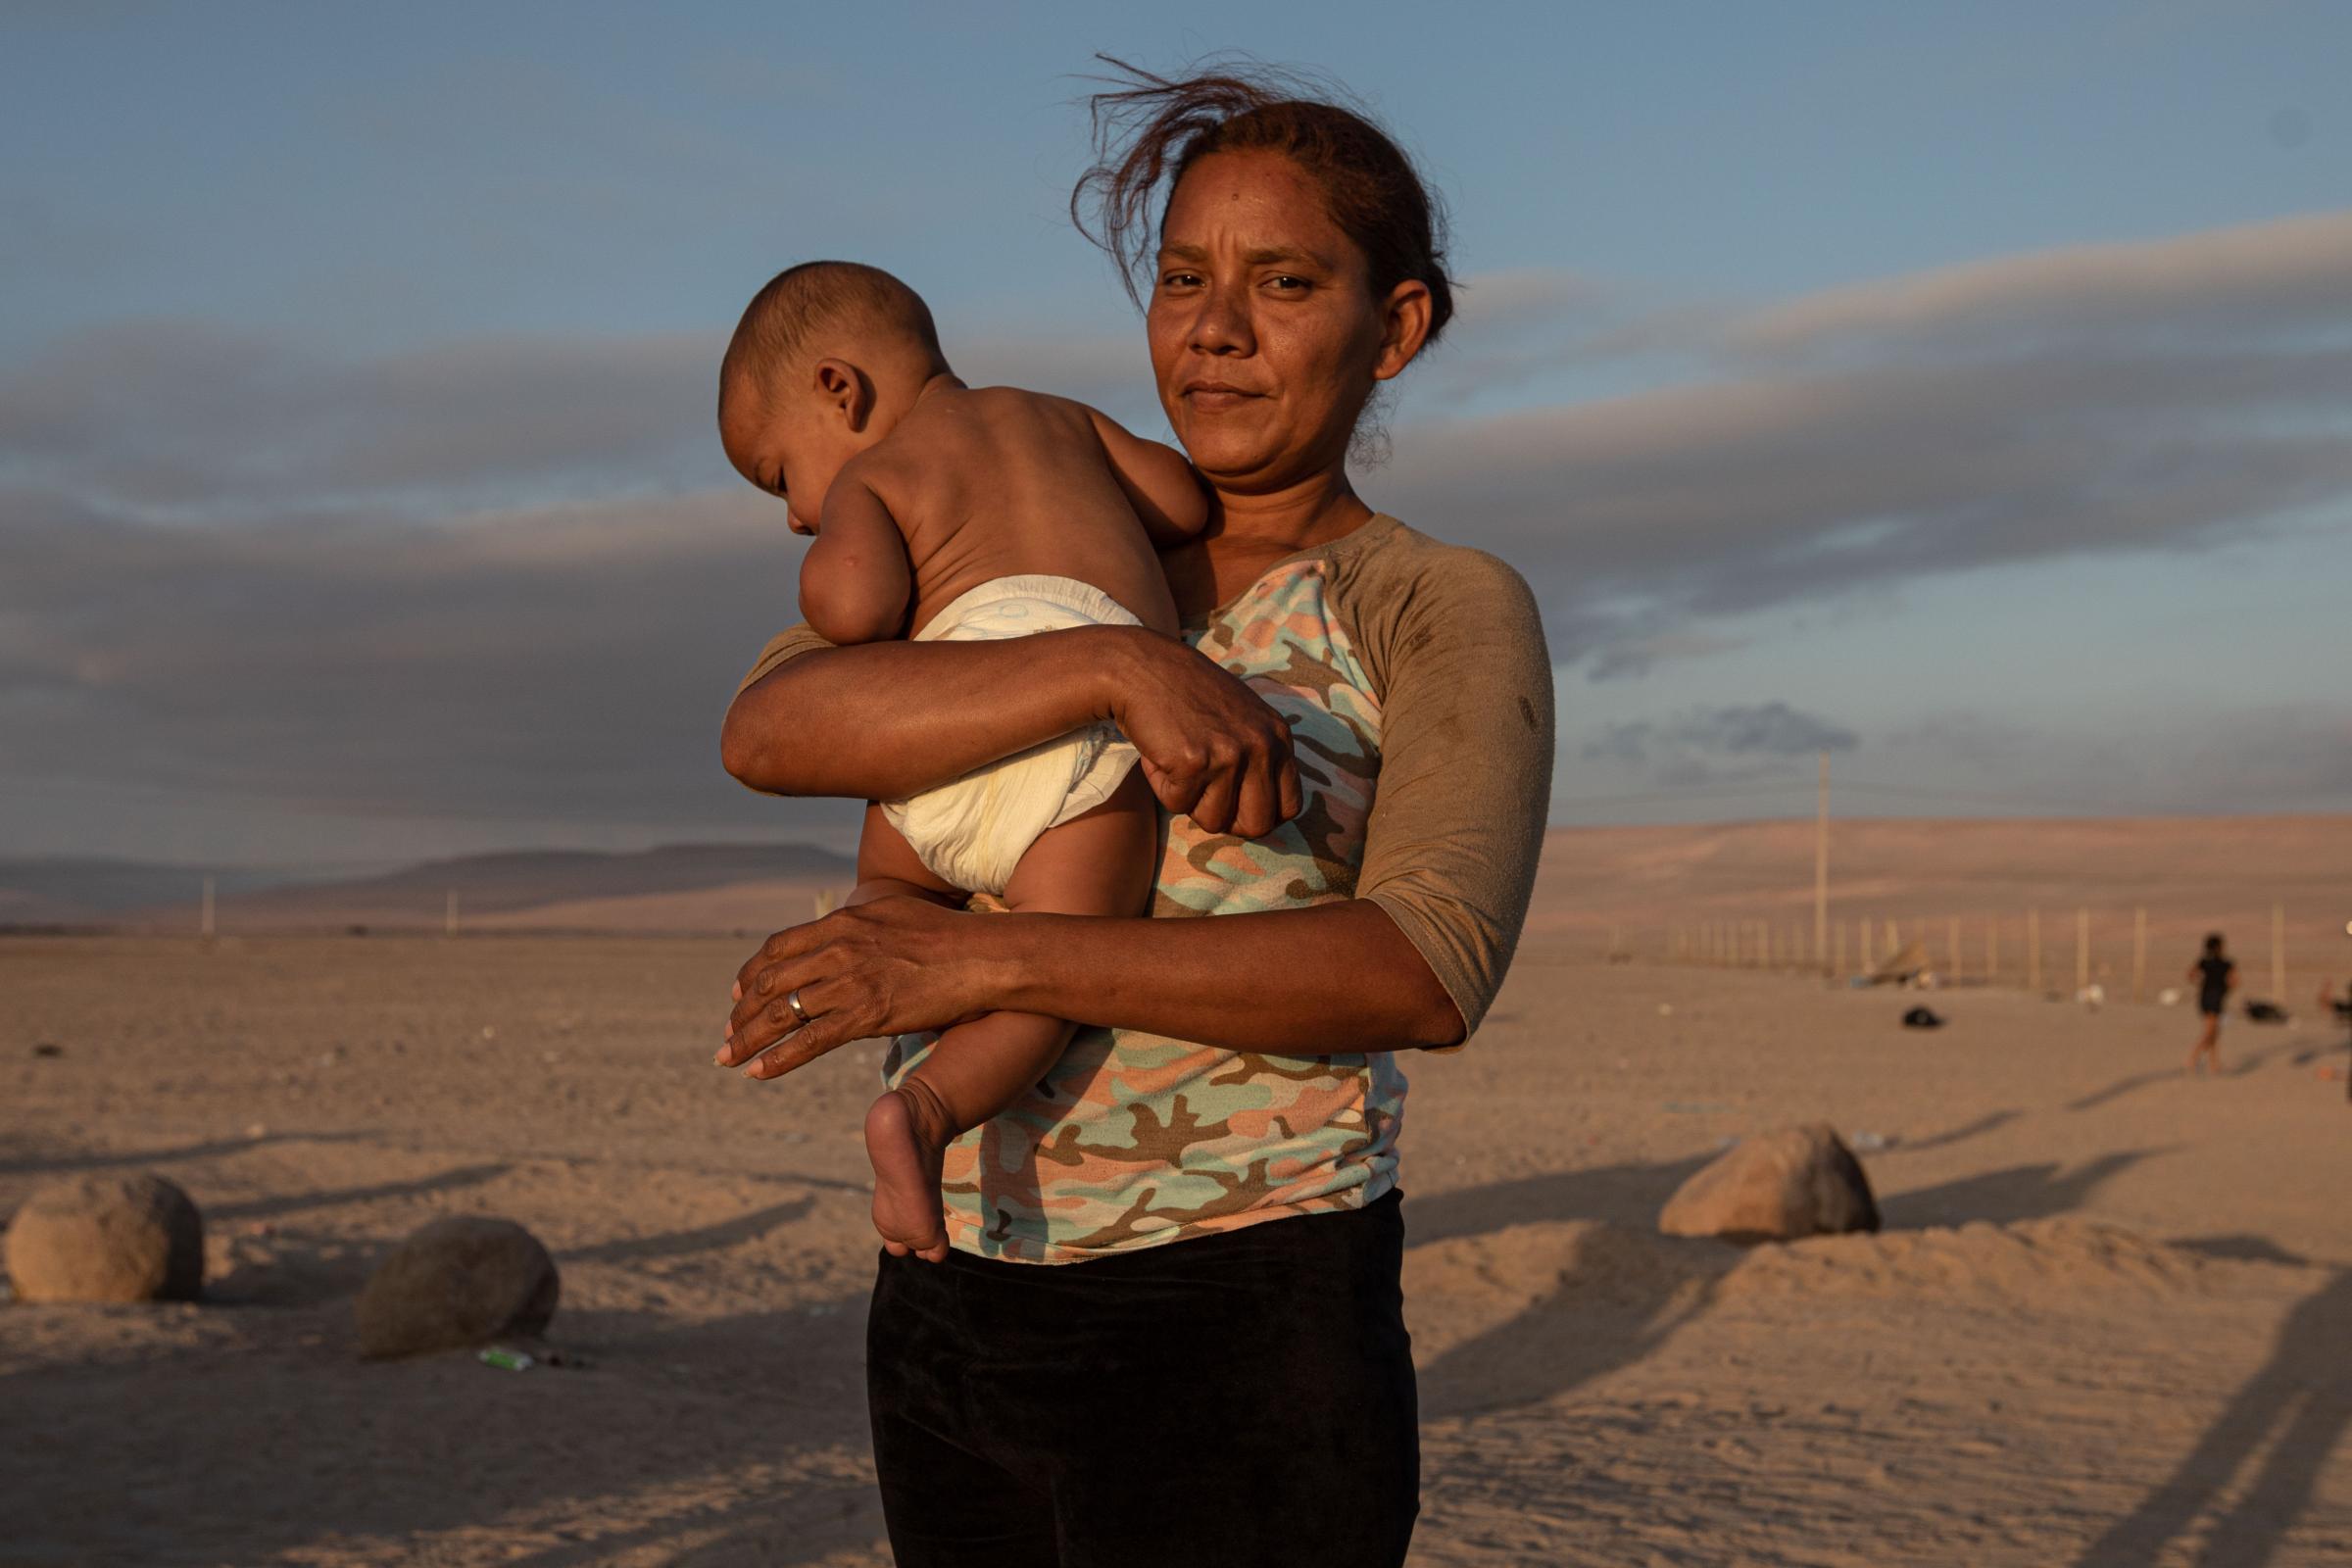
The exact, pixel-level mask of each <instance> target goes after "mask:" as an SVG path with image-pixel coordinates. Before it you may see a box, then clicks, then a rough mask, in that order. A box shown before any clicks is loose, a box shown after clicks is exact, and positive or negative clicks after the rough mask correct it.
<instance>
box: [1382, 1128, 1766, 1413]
mask: <svg viewBox="0 0 2352 1568" xmlns="http://www.w3.org/2000/svg"><path fill="white" fill-rule="evenodd" d="M1705 1163H1706V1160H1705V1159H1704V1158H1692V1159H1684V1160H1675V1161H1670V1162H1667V1163H1662V1164H1655V1165H1641V1164H1627V1165H1609V1166H1601V1167H1598V1168H1595V1169H1593V1170H1582V1171H1563V1172H1558V1173H1554V1174H1551V1175H1545V1176H1531V1177H1525V1178H1521V1179H1519V1180H1516V1181H1509V1182H1497V1183H1494V1184H1492V1185H1490V1186H1486V1187H1479V1188H1472V1189H1469V1190H1466V1191H1462V1192H1453V1193H1440V1194H1438V1195H1437V1196H1435V1197H1432V1198H1422V1199H1408V1200H1407V1201H1406V1202H1405V1209H1404V1221H1405V1233H1406V1236H1407V1238H1408V1242H1409V1245H1410V1246H1411V1247H1412V1248H1414V1249H1415V1250H1421V1249H1435V1248H1444V1247H1446V1244H1448V1243H1458V1242H1461V1241H1465V1240H1472V1239H1477V1238H1483V1237H1486V1236H1491V1235H1493V1234H1495V1233H1496V1232H1500V1231H1503V1230H1507V1229H1509V1228H1510V1227H1512V1226H1517V1225H1540V1224H1547V1223H1552V1224H1557V1223H1563V1222H1566V1223H1574V1222H1578V1221H1595V1220H1597V1221H1604V1222H1607V1223H1610V1224H1614V1225H1617V1226H1621V1227H1624V1228H1625V1229H1627V1230H1629V1231H1634V1232H1638V1233H1640V1234H1639V1238H1638V1240H1632V1241H1629V1245H1633V1246H1639V1247H1642V1248H1644V1249H1649V1248H1654V1249H1657V1250H1660V1251H1662V1252H1665V1253H1667V1254H1672V1253H1674V1252H1676V1251H1679V1250H1696V1251H1704V1252H1706V1253H1708V1254H1710V1255H1711V1256H1714V1255H1721V1254H1723V1253H1724V1252H1725V1248H1724V1246H1723V1244H1721V1243H1716V1242H1675V1241H1667V1240H1665V1239H1664V1238H1654V1237H1652V1236H1650V1235H1649V1234H1648V1233H1649V1231H1650V1229H1651V1227H1652V1226H1653V1225H1654V1224H1655V1222H1656V1217H1657V1211H1658V1209H1659V1207H1660V1206H1661V1205H1662V1204H1664V1202H1665V1201H1666V1200H1667V1199H1668V1198H1670V1197H1671V1196H1673V1193H1674V1190H1675V1189H1676V1188H1677V1187H1680V1186H1681V1185H1682V1184H1683V1182H1684V1181H1685V1180H1687V1179H1688V1178H1689V1177H1690V1176H1691V1173H1692V1172H1693V1171H1695V1170H1697V1169H1698V1168H1699V1167H1700V1166H1701V1165H1703V1164H1705ZM1427 1260H1428V1259H1427V1256H1426V1255H1425V1256H1424V1258H1423V1261H1424V1262H1426V1261H1427ZM1570 1261H1571V1258H1570V1257H1563V1256H1557V1255H1556V1254H1555V1256H1554V1259H1553V1261H1551V1262H1550V1263H1546V1262H1544V1260H1543V1259H1542V1256H1541V1254H1540V1252H1539V1251H1537V1250H1532V1249H1531V1248H1529V1247H1527V1246H1524V1245H1523V1246H1519V1247H1516V1248H1515V1249H1514V1252H1513V1255H1512V1256H1511V1257H1510V1258H1509V1259H1508V1266H1510V1267H1513V1268H1528V1269H1531V1270H1532V1271H1534V1272H1535V1273H1536V1274H1537V1276H1538V1277H1537V1278H1536V1279H1535V1280H1534V1281H1533V1282H1532V1283H1533V1285H1534V1289H1535V1292H1536V1294H1535V1299H1533V1300H1532V1301H1530V1302H1529V1304H1528V1305H1527V1306H1525V1307H1524V1308H1523V1309H1522V1310H1520V1311H1519V1312H1517V1313H1516V1314H1515V1315H1513V1316H1511V1317H1510V1318H1508V1319H1507V1320H1506V1321H1504V1322H1501V1323H1497V1324H1495V1325H1494V1326H1492V1327H1490V1328H1488V1329H1486V1330H1484V1331H1483V1332H1480V1333H1478V1334H1475V1335H1473V1336H1472V1337H1471V1338H1469V1339H1466V1340H1464V1341H1462V1342H1460V1343H1459V1344H1456V1345H1453V1346H1451V1347H1449V1348H1446V1350H1444V1351H1442V1352H1441V1353H1439V1354H1438V1355H1436V1356H1434V1357H1432V1358H1431V1359H1430V1360H1429V1361H1428V1362H1427V1363H1426V1364H1424V1365H1423V1367H1422V1368H1421V1374H1420V1384H1421V1413H1422V1416H1423V1418H1424V1419H1430V1420H1442V1419H1444V1418H1446V1417H1447V1416H1455V1415H1466V1414H1471V1413H1473V1412H1476V1411H1481V1410H1493V1409H1501V1408H1506V1407H1509V1406H1514V1405H1522V1404H1535V1403H1540V1402H1542V1401H1543V1400H1545V1399H1548V1398H1551V1397H1554V1396H1555V1395H1559V1394H1564V1393H1566V1392H1567V1391H1568V1390H1570V1389H1573V1388H1576V1387H1578V1386H1579V1385H1580V1384H1583V1383H1587V1382H1590V1381H1591V1380H1592V1379H1593V1378H1596V1377H1600V1376H1602V1375H1603V1374H1605V1373H1608V1372H1611V1371H1614V1370H1616V1369H1617V1368H1619V1367H1623V1366H1631V1365H1633V1364H1634V1363H1636V1362H1638V1361H1640V1360H1641V1359H1642V1357H1643V1356H1645V1355H1647V1354H1649V1352H1650V1351H1651V1350H1653V1349H1655V1348H1657V1347H1658V1346H1659V1345H1660V1344H1661V1343H1663V1342H1664V1341H1665V1339H1666V1338H1667V1337H1668V1336H1669V1335H1671V1334H1672V1333H1673V1332H1674V1331H1675V1330H1676V1329H1678V1328H1680V1327H1681V1326H1682V1325H1683V1324H1685V1323H1687V1322H1689V1321H1691V1319H1692V1318H1693V1317H1695V1316H1697V1315H1698V1314H1699V1313H1700V1312H1702V1311H1703V1310H1705V1308H1706V1306H1707V1305H1708V1303H1709V1302H1710V1301H1711V1300H1712V1299H1713V1295H1714V1280H1715V1276H1714V1274H1713V1273H1712V1272H1710V1271H1708V1270H1705V1269H1692V1270H1689V1271H1685V1270H1678V1269H1674V1268H1670V1267H1669V1268H1655V1267H1650V1268H1643V1267H1633V1268H1624V1269H1602V1270H1599V1271H1598V1272H1604V1273H1606V1274H1607V1275H1608V1278H1606V1279H1603V1280H1593V1279H1589V1278H1585V1277H1581V1276H1577V1277H1572V1276H1571V1275H1570V1274H1568V1273H1567V1272H1565V1270H1564V1268H1562V1265H1564V1264H1567V1263H1569V1262H1570ZM1467 1266H1468V1267H1470V1268H1472V1269H1474V1270H1479V1271H1481V1272H1483V1270H1484V1267H1485V1262H1484V1261H1483V1260H1469V1261H1467ZM1414 1267H1415V1263H1414V1260H1413V1259H1412V1258H1411V1257H1409V1256H1408V1258H1407V1261H1406V1264H1405V1269H1406V1274H1407V1278H1408V1280H1409V1279H1410V1278H1411V1275H1412V1273H1413V1271H1414ZM1547 1268H1548V1269H1550V1270H1552V1272H1550V1274H1549V1277H1548V1279H1545V1278H1543V1277H1542V1275H1543V1273H1544V1270H1545V1269H1547ZM1505 1288H1506V1289H1507V1287H1505ZM1406 1299H1407V1301H1408V1303H1409V1302H1410V1301H1411V1300H1412V1299H1413V1297H1412V1295H1411V1294H1410V1291H1409V1289H1408V1294H1407V1298H1406Z"/></svg>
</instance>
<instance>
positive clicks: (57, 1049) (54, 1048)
mask: <svg viewBox="0 0 2352 1568" xmlns="http://www.w3.org/2000/svg"><path fill="white" fill-rule="evenodd" d="M32 1054H34V1055H36V1056H62V1055H64V1054H66V1048H65V1047H63V1046H61V1045H57V1044H55V1043H53V1042H51V1041H47V1040H44V1041H42V1042H41V1043H40V1044H39V1045H37V1046H34V1047H33V1048H32Z"/></svg>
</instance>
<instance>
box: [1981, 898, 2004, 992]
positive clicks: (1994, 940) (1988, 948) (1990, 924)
mask: <svg viewBox="0 0 2352 1568" xmlns="http://www.w3.org/2000/svg"><path fill="white" fill-rule="evenodd" d="M2000 977H2001V917H2000V916H1999V915H1997V914H1988V915H1986V916H1985V980H1986V981H1987V982H1988V983H1989V982H1991V981H1994V980H1998V979H1999V978H2000Z"/></svg>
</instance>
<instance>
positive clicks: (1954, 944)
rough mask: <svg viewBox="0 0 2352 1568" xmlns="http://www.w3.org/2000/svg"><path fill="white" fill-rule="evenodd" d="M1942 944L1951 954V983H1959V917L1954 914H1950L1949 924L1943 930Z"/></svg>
mask: <svg viewBox="0 0 2352 1568" xmlns="http://www.w3.org/2000/svg"><path fill="white" fill-rule="evenodd" d="M1944 946H1945V947H1947V948H1949V949H1950V950H1951V954H1952V984H1954V985H1958V984H1959V983H1960V917H1959V916H1958V915H1956V914H1955V915H1953V916H1952V921H1951V925H1950V927H1949V928H1948V929H1947V930H1946V931H1945V932H1944Z"/></svg>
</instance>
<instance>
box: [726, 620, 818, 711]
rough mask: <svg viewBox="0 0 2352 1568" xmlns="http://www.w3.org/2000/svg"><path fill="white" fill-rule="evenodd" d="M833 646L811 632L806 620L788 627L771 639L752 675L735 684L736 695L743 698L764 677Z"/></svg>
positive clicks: (761, 653) (762, 650)
mask: <svg viewBox="0 0 2352 1568" xmlns="http://www.w3.org/2000/svg"><path fill="white" fill-rule="evenodd" d="M832 646H833V645H832V644H831V643H829V642H827V641H825V640H824V639H823V638H822V637H819V636H818V635H817V634H816V633H815V632H813V631H810V630H809V623H808V622H807V621H805V620H804V621H801V622H799V623H798V624H796V625H792V626H788V627H786V628H785V629H784V630H782V631H780V632H778V633H776V634H775V635H774V636H773V637H770V638H769V639H768V640H767V646H766V647H765V648H762V649H760V658H759V661H758V662H756V663H754V664H753V665H752V669H751V673H750V674H748V675H746V676H744V677H743V679H741V680H739V681H737V682H736V683H735V695H736V696H737V697H741V696H742V695H743V694H744V692H745V691H746V690H747V689H749V688H750V686H751V685H752V683H753V682H754V681H757V680H759V679H760V678H761V677H762V676H765V675H772V674H774V673H775V672H776V671H777V670H778V669H781V668H782V667H783V666H784V665H786V664H788V663H790V662H792V661H794V660H796V659H798V658H800V657H801V656H802V655H803V654H811V653H814V652H815V651H816V650H818V649H819V648H830V647H832Z"/></svg>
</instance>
